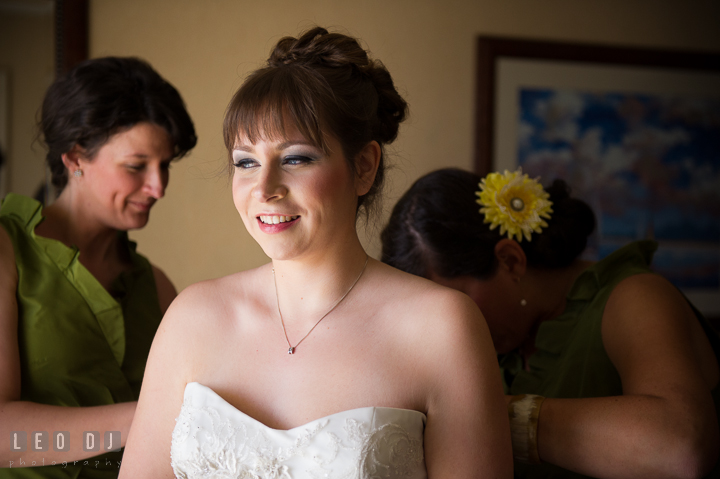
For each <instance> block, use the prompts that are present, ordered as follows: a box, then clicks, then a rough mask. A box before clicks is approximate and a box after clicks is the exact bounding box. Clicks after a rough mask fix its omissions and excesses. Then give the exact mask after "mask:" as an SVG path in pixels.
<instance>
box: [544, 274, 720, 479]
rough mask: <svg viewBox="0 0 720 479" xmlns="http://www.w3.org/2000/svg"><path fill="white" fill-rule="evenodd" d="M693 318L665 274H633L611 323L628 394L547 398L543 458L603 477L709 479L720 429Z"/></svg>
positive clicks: (609, 336) (617, 296)
mask: <svg viewBox="0 0 720 479" xmlns="http://www.w3.org/2000/svg"><path fill="white" fill-rule="evenodd" d="M692 322H695V323H697V319H696V318H695V317H694V315H693V313H692V310H691V309H690V308H689V306H688V305H687V303H686V301H685V300H684V298H683V297H682V295H680V293H679V292H678V291H677V290H676V289H675V288H674V287H673V286H672V285H671V284H670V283H669V282H667V281H666V280H665V279H663V278H661V277H659V276H656V275H650V274H647V275H637V276H632V277H630V278H628V279H626V280H624V281H623V282H622V283H620V284H619V285H618V286H617V287H616V288H615V290H614V291H613V293H612V295H611V297H610V299H609V301H608V303H607V305H606V308H605V312H604V315H603V325H602V336H603V344H604V345H605V349H606V351H607V353H608V355H609V357H610V359H611V361H612V362H613V364H614V365H615V367H616V368H617V370H618V372H619V374H620V377H621V378H622V384H623V395H622V396H617V397H604V398H592V399H547V400H545V402H544V403H543V405H542V409H541V412H540V419H539V426H538V447H539V451H540V457H541V458H542V459H543V460H545V461H547V462H551V463H554V464H557V465H560V466H562V467H564V468H566V469H570V470H574V471H578V472H581V473H583V474H586V475H590V476H593V477H599V478H621V477H625V478H632V477H653V478H658V479H660V478H696V477H703V475H704V474H706V473H707V472H708V471H709V470H710V469H711V468H712V467H713V465H714V464H715V462H716V461H717V458H718V444H719V440H718V425H717V424H718V423H717V418H716V414H715V408H714V405H713V401H712V396H711V393H710V390H711V387H712V385H709V384H708V382H707V380H705V379H704V377H703V374H702V373H701V366H700V364H699V363H698V357H697V354H696V351H694V349H697V348H694V345H693V340H692V331H691V327H692Z"/></svg>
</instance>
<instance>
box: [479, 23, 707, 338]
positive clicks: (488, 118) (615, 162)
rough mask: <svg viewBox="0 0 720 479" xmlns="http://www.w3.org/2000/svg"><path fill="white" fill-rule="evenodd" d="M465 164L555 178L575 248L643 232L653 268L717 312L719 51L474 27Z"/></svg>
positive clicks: (608, 245)
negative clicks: (471, 135) (570, 210)
mask: <svg viewBox="0 0 720 479" xmlns="http://www.w3.org/2000/svg"><path fill="white" fill-rule="evenodd" d="M477 67H478V70H477V88H478V90H477V118H476V120H477V131H476V150H475V151H476V158H475V168H476V171H477V172H478V173H479V174H481V175H484V174H486V173H487V172H489V171H495V170H499V171H502V170H504V169H508V170H514V169H516V168H517V167H518V166H520V167H522V169H523V172H524V173H528V174H529V175H530V176H531V177H537V176H540V177H541V181H542V182H543V183H544V184H549V183H550V182H552V180H553V179H555V178H562V179H564V180H565V181H566V182H567V183H568V184H569V185H570V187H571V188H572V191H573V196H576V197H579V198H581V199H583V200H585V201H586V202H587V203H588V204H590V206H591V207H592V208H593V210H594V211H595V214H596V216H597V220H598V227H597V229H596V232H595V233H594V234H593V236H592V237H591V238H590V241H589V247H588V250H587V251H586V254H585V256H586V257H587V258H588V259H595V260H597V259H601V258H603V257H605V256H607V255H608V254H609V253H611V252H612V251H614V250H616V249H617V248H619V247H620V246H623V245H624V244H626V243H628V242H630V241H634V240H639V239H654V240H656V241H658V243H659V244H660V247H659V248H658V251H657V253H656V254H655V258H654V260H653V267H654V269H655V270H656V271H658V272H659V273H661V274H662V275H664V276H665V277H667V278H668V279H669V280H670V281H672V282H673V283H674V284H675V285H676V286H678V287H679V288H680V289H681V290H682V291H683V292H684V293H685V295H686V296H688V298H689V299H690V300H691V301H692V302H693V303H694V304H695V305H696V306H697V307H698V308H699V309H700V310H701V311H702V312H703V313H704V314H706V315H707V316H708V317H710V318H712V319H713V320H715V322H716V323H715V324H718V323H717V319H718V318H720V54H712V53H702V52H681V51H661V50H645V49H635V48H620V47H606V46H596V45H581V44H567V43H552V42H535V41H527V40H515V39H506V38H493V37H480V38H479V39H478V64H477Z"/></svg>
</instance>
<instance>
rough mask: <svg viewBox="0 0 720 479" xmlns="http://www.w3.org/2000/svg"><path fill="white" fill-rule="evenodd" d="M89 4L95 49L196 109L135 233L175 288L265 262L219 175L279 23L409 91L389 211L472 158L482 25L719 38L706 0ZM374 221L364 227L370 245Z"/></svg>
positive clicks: (681, 44) (706, 40) (719, 45)
mask: <svg viewBox="0 0 720 479" xmlns="http://www.w3.org/2000/svg"><path fill="white" fill-rule="evenodd" d="M90 9H91V11H90V27H91V28H90V50H91V55H92V56H102V55H111V54H112V55H137V56H140V57H143V58H145V59H147V60H148V61H150V62H151V63H152V64H153V65H154V66H155V67H156V68H157V70H158V71H159V72H160V73H161V74H162V75H164V76H165V77H166V78H168V79H169V80H170V81H171V82H172V83H173V84H174V85H175V86H176V87H177V88H178V89H179V90H180V92H181V93H182V94H183V96H184V98H185V100H186V102H187V105H188V108H189V111H190V114H191V115H192V117H193V119H194V121H195V125H196V128H197V131H198V135H199V142H198V146H197V147H196V148H195V150H194V151H193V152H192V154H191V156H190V157H188V158H185V159H183V160H182V161H181V162H180V163H178V164H176V165H175V166H174V167H173V170H172V175H171V177H172V181H171V184H170V188H169V191H168V194H167V197H166V199H165V200H163V201H162V202H160V203H159V204H158V205H157V206H156V207H155V209H154V210H153V213H152V220H151V221H150V223H149V226H148V227H147V228H145V229H144V230H142V231H138V232H134V233H133V234H132V236H133V237H134V238H136V239H137V240H138V241H139V244H140V246H139V249H140V251H142V252H143V253H145V254H146V255H147V256H148V257H149V258H150V259H151V260H152V261H153V262H154V263H156V264H157V265H159V266H160V267H161V268H163V269H164V270H165V271H166V273H167V274H168V275H169V276H170V278H171V279H172V280H173V281H174V282H175V284H176V285H177V286H178V289H182V288H184V287H185V286H187V285H188V284H190V283H192V282H195V281H199V280H202V279H205V278H211V277H216V276H220V275H225V274H228V273H231V272H234V271H237V270H241V269H246V268H251V267H254V266H257V265H260V264H262V263H264V262H265V261H267V258H266V257H265V256H264V255H263V253H262V251H261V250H260V248H259V247H258V246H257V245H256V244H255V243H254V242H253V241H252V239H251V238H250V237H249V235H248V234H247V233H246V232H245V229H244V228H243V226H242V224H241V221H240V219H239V217H238V215H237V213H236V212H235V210H234V208H233V205H232V200H231V193H230V189H229V187H228V181H227V179H226V178H225V177H224V176H222V174H218V172H219V171H221V170H222V168H223V167H224V164H225V151H224V148H223V144H222V137H221V124H222V117H223V111H224V109H225V106H226V105H227V102H228V101H229V99H230V97H231V96H232V94H233V92H234V91H235V89H236V88H237V87H238V86H239V85H240V83H241V81H242V79H243V77H244V76H245V75H246V74H247V73H248V72H249V71H251V70H252V69H254V68H256V67H258V66H260V64H261V63H262V62H263V61H264V60H265V58H266V56H267V54H268V52H269V50H270V48H271V46H272V45H273V43H274V42H275V41H277V40H278V39H279V38H280V37H281V36H283V35H288V34H292V35H294V34H297V33H298V32H299V31H301V30H304V29H305V28H307V27H308V26H310V25H312V24H319V25H323V26H328V27H331V28H334V29H338V30H340V31H344V32H348V33H350V34H352V35H355V36H358V37H360V38H362V40H363V41H364V43H365V45H366V46H367V48H368V49H369V50H370V51H371V52H372V53H373V55H374V56H375V57H376V58H379V59H381V60H382V61H383V62H384V63H385V64H386V66H387V67H388V69H389V70H390V72H391V73H392V74H393V77H394V79H395V81H396V83H397V86H398V88H399V90H400V91H401V92H402V93H403V94H404V95H405V97H406V99H407V100H408V101H409V103H410V105H411V114H412V116H411V118H410V120H409V121H408V122H407V123H406V124H405V125H404V126H403V128H402V130H401V134H400V138H399V140H398V141H397V142H396V144H395V147H394V152H395V154H394V156H393V159H394V163H395V165H396V169H395V170H394V171H393V172H392V174H391V175H390V181H389V184H388V188H387V190H386V191H387V197H386V201H385V202H386V209H387V207H390V206H392V204H394V202H395V200H396V199H397V197H398V196H399V194H401V193H402V191H404V190H405V189H406V188H407V187H408V186H409V184H410V183H411V182H412V181H413V180H414V179H415V178H417V177H418V176H419V175H421V174H423V173H425V172H427V171H430V170H433V169H436V168H440V167H444V166H459V167H465V168H470V167H471V159H472V148H473V108H474V106H473V102H474V93H473V85H474V45H475V38H476V36H477V35H479V34H487V35H503V36H513V37H525V38H532V39H546V40H547V39H552V40H564V41H583V42H593V43H603V44H617V45H633V46H641V47H667V48H689V49H705V50H715V51H718V50H720V33H719V31H720V29H718V26H719V25H720V3H718V2H716V1H714V0H707V1H700V0H695V1H688V2H680V1H676V0H673V1H670V0H583V1H578V0H545V1H538V0H474V1H458V0H367V1H362V0H355V1H340V0H304V1H301V0H279V1H271V0H263V1H261V0H252V1H250V0H247V1H244V0H243V1H241V0H202V1H201V0H123V1H117V0H92V1H91V2H90ZM382 222H383V219H380V220H379V221H378V223H379V225H381V224H382ZM379 228H380V226H378V229H376V230H372V229H370V230H368V232H367V234H364V235H363V236H365V237H366V239H365V242H366V244H367V245H368V247H369V251H370V253H371V254H373V255H374V256H378V254H379V247H378V244H377V241H376V240H375V238H376V237H377V235H378V233H379Z"/></svg>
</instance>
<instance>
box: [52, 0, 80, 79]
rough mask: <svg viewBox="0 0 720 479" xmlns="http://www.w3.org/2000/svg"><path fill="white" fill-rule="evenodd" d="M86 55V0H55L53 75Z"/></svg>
mask: <svg viewBox="0 0 720 479" xmlns="http://www.w3.org/2000/svg"><path fill="white" fill-rule="evenodd" d="M87 57H88V0H55V77H56V78H57V77H58V76H60V75H62V74H63V73H65V72H67V71H69V70H71V69H72V68H73V67H74V66H75V65H77V64H78V63H80V62H82V61H83V60H86V59H87Z"/></svg>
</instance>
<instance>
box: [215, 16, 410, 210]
mask: <svg viewBox="0 0 720 479" xmlns="http://www.w3.org/2000/svg"><path fill="white" fill-rule="evenodd" d="M406 115H407V103H406V102H405V100H403V98H402V97H401V96H400V94H399V93H398V92H397V90H396V89H395V85H394V84H393V80H392V78H391V76H390V73H389V72H388V71H387V69H386V68H385V67H384V66H383V64H382V63H380V62H379V61H378V60H372V59H370V58H369V57H368V54H367V52H366V51H365V50H363V48H362V47H361V46H360V44H359V43H358V41H357V40H356V39H354V38H352V37H349V36H347V35H343V34H340V33H329V32H328V31H327V30H325V29H324V28H320V27H315V28H313V29H311V30H309V31H307V32H305V33H304V34H302V35H301V36H300V37H299V38H293V37H284V38H282V39H281V40H280V41H279V42H278V43H277V45H276V46H275V47H274V48H273V50H272V52H271V54H270V58H269V59H268V61H267V65H265V66H264V67H263V68H260V69H258V70H256V71H255V72H253V73H252V74H251V75H250V76H249V77H248V78H247V79H246V80H245V82H244V83H243V85H242V86H241V87H240V89H239V90H238V91H237V93H235V96H234V97H233V99H232V100H231V102H230V104H229V105H228V108H227V111H226V114H225V122H224V125H223V136H224V139H225V146H226V147H227V149H228V151H229V152H230V153H232V150H233V148H234V147H235V141H236V140H237V138H238V135H241V136H243V137H246V138H247V139H248V141H250V142H252V143H255V142H256V141H258V140H260V139H267V138H282V137H285V125H284V121H285V119H286V117H287V119H289V120H290V121H292V122H293V123H294V124H295V126H296V127H297V128H298V130H299V131H300V133H301V134H302V135H303V136H304V137H305V138H306V139H307V140H308V141H310V142H311V143H313V144H314V145H315V146H316V147H318V148H320V149H322V150H323V151H324V152H325V153H328V146H327V139H326V136H325V135H326V134H331V135H332V136H334V137H335V138H337V139H338V140H339V142H340V144H341V145H342V148H343V154H344V155H345V158H346V159H347V160H348V162H349V163H350V167H351V169H352V170H353V171H355V165H354V159H355V157H356V156H357V154H358V153H359V152H360V151H361V150H362V148H363V147H364V146H365V145H367V144H368V143H369V142H371V141H373V140H375V141H377V142H378V144H379V145H380V146H381V148H382V147H383V146H384V145H386V144H388V143H391V142H393V141H394V140H395V138H396V137H397V134H398V129H399V127H400V123H401V122H402V121H403V120H404V119H405V117H406ZM383 157H384V149H383V155H382V156H381V159H380V167H379V168H378V172H377V175H376V177H375V183H374V184H373V186H372V187H371V189H370V191H368V193H367V194H365V195H363V196H362V197H360V198H358V210H359V209H360V207H361V206H363V207H364V208H365V211H366V212H368V211H369V207H370V205H371V204H372V202H373V199H374V198H375V197H376V196H377V194H378V193H379V191H380V189H381V186H382V182H383V180H384V176H385V164H384V158H383Z"/></svg>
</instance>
